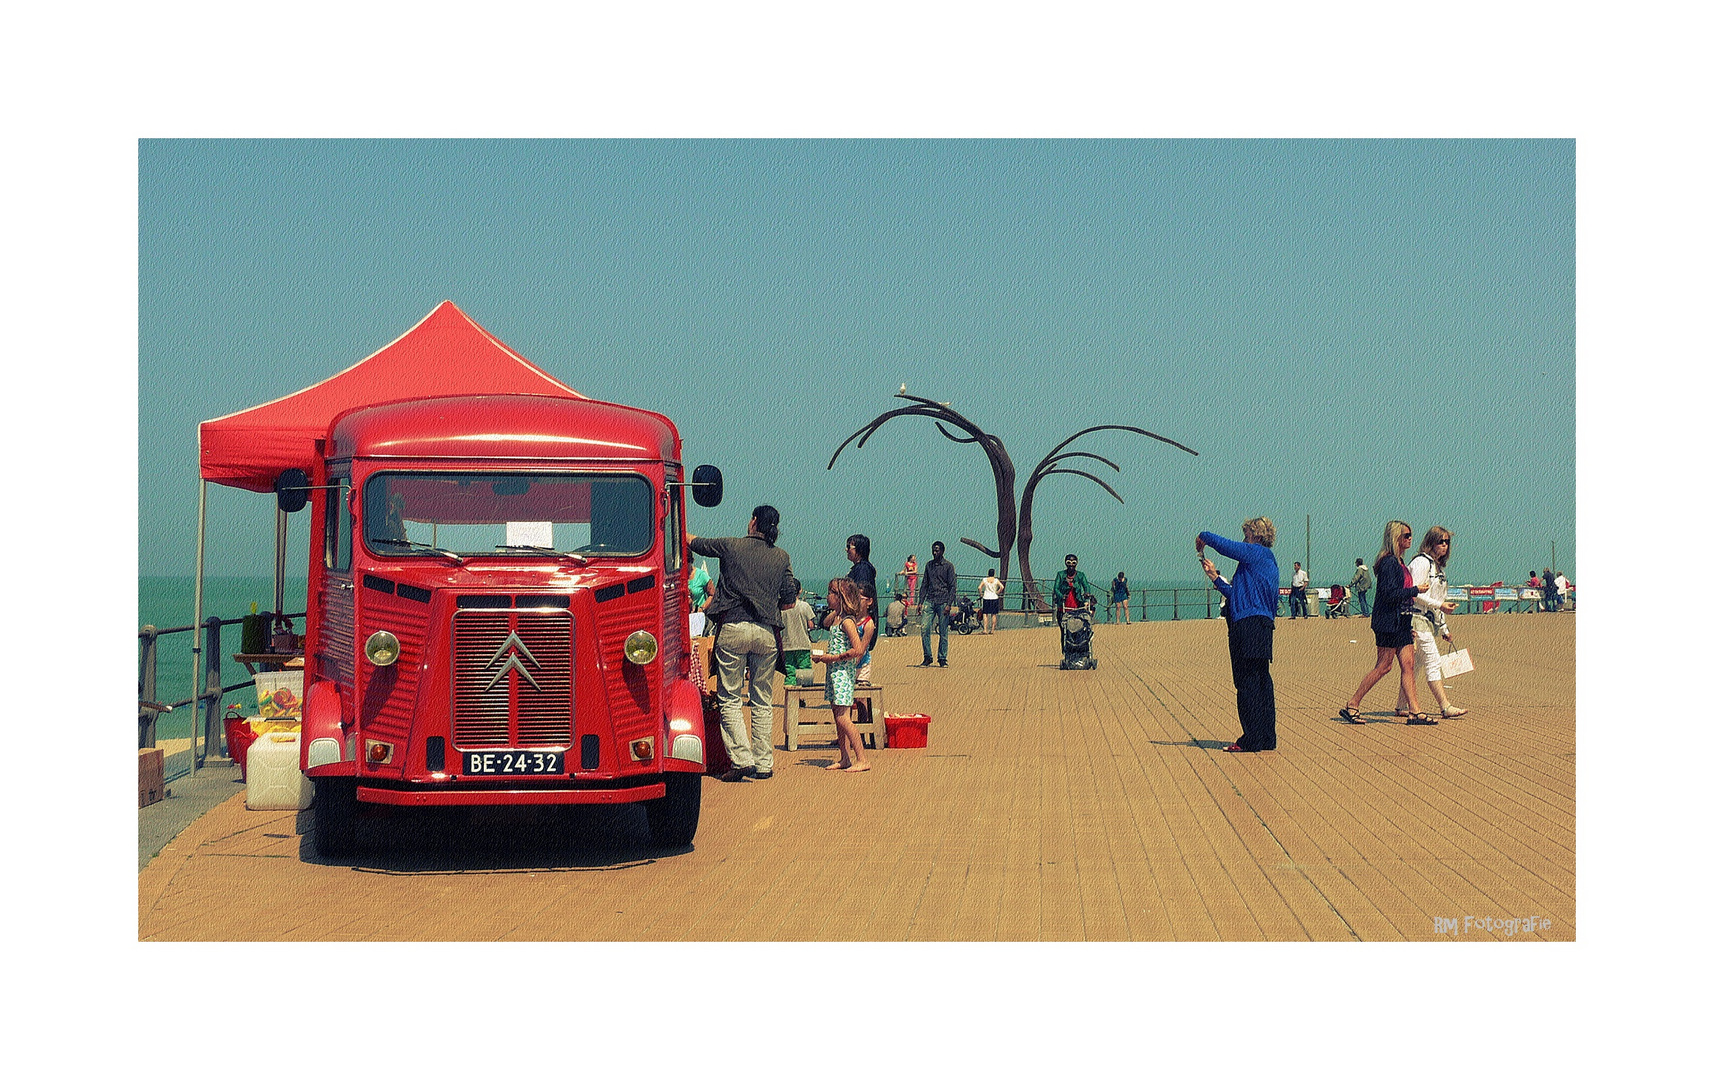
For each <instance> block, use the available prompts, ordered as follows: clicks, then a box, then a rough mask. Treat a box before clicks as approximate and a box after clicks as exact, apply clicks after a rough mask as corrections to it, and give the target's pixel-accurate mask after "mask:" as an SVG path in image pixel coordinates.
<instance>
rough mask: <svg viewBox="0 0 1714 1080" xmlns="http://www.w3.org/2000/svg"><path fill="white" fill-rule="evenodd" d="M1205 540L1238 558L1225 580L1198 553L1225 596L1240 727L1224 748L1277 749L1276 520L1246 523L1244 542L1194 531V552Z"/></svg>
mask: <svg viewBox="0 0 1714 1080" xmlns="http://www.w3.org/2000/svg"><path fill="white" fill-rule="evenodd" d="M1205 545H1206V546H1207V547H1211V548H1213V549H1214V550H1215V551H1217V552H1219V553H1220V554H1222V555H1224V556H1226V557H1227V558H1228V559H1233V560H1235V561H1236V562H1237V563H1238V569H1237V570H1236V571H1235V572H1234V573H1233V574H1232V580H1231V581H1230V582H1228V581H1227V580H1226V579H1225V578H1223V577H1221V576H1220V573H1219V571H1217V570H1216V569H1215V568H1214V563H1213V562H1211V561H1210V560H1209V559H1208V557H1207V556H1205V555H1203V556H1202V572H1203V573H1204V574H1207V575H1208V580H1209V581H1212V582H1213V583H1214V587H1215V588H1217V589H1219V590H1220V594H1221V595H1222V596H1224V597H1225V598H1226V648H1227V651H1228V652H1229V653H1230V654H1231V658H1232V686H1233V688H1234V689H1235V690H1237V692H1238V723H1239V724H1241V725H1242V726H1243V728H1244V734H1243V735H1242V736H1240V737H1239V739H1238V741H1237V742H1235V743H1233V744H1232V745H1231V746H1228V747H1227V748H1226V752H1227V753H1228V754H1239V753H1249V752H1252V751H1256V750H1273V749H1276V748H1277V746H1278V737H1277V735H1276V733H1275V730H1274V677H1273V675H1272V674H1270V673H1269V671H1268V665H1269V664H1270V663H1272V661H1273V658H1274V611H1275V605H1276V604H1277V602H1278V599H1279V591H1280V567H1279V563H1277V562H1275V561H1274V552H1273V546H1274V523H1273V522H1271V521H1269V520H1268V519H1267V518H1265V517H1258V518H1251V519H1250V520H1249V521H1246V522H1244V541H1243V543H1238V542H1237V541H1234V540H1228V539H1226V538H1225V537H1223V536H1218V535H1216V534H1214V533H1211V532H1204V533H1199V534H1197V537H1196V553H1197V554H1198V555H1202V549H1203V547H1204V546H1205Z"/></svg>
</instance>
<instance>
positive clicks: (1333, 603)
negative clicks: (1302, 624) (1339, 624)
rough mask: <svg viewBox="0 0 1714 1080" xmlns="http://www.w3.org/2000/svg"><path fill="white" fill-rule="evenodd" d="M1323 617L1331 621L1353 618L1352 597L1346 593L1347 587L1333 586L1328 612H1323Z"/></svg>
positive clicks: (1328, 602) (1329, 597) (1328, 601)
mask: <svg viewBox="0 0 1714 1080" xmlns="http://www.w3.org/2000/svg"><path fill="white" fill-rule="evenodd" d="M1322 615H1323V617H1325V618H1329V619H1339V618H1345V619H1349V618H1350V617H1351V597H1350V595H1349V594H1348V593H1346V591H1345V586H1343V585H1335V586H1333V589H1332V592H1331V595H1329V596H1328V598H1327V610H1326V611H1324V612H1322Z"/></svg>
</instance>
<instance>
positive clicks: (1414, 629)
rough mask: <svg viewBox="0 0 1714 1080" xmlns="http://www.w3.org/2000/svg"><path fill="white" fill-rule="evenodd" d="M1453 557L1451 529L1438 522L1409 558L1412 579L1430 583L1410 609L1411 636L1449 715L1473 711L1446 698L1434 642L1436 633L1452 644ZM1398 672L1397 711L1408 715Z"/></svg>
mask: <svg viewBox="0 0 1714 1080" xmlns="http://www.w3.org/2000/svg"><path fill="white" fill-rule="evenodd" d="M1451 557H1452V530H1451V529H1448V528H1446V527H1445V526H1444V525H1436V526H1434V527H1433V528H1432V529H1430V530H1428V533H1427V534H1426V535H1424V536H1423V538H1422V546H1421V547H1419V548H1417V549H1416V558H1414V559H1412V560H1411V561H1410V576H1411V580H1412V581H1414V582H1415V583H1416V584H1418V585H1426V586H1427V587H1428V591H1427V592H1424V593H1419V594H1418V595H1417V597H1416V600H1415V601H1414V603H1415V604H1416V610H1415V611H1413V612H1412V613H1411V620H1410V627H1411V636H1412V637H1414V638H1415V639H1416V668H1417V670H1418V671H1422V672H1425V673H1426V674H1427V676H1428V689H1429V692H1430V693H1432V694H1433V695H1434V700H1435V701H1437V702H1439V703H1440V715H1441V716H1442V717H1443V718H1446V719H1450V718H1452V717H1454V716H1463V715H1464V714H1465V713H1467V712H1469V711H1470V710H1468V709H1460V708H1459V707H1458V706H1456V705H1454V704H1452V702H1451V701H1448V700H1447V697H1446V680H1445V679H1443V678H1441V676H1440V650H1439V649H1438V648H1436V647H1435V644H1434V638H1435V635H1436V634H1437V633H1438V634H1439V635H1440V636H1441V637H1444V638H1445V639H1446V644H1448V645H1451V644H1452V633H1451V631H1449V630H1448V629H1447V628H1446V616H1447V615H1449V614H1451V613H1452V612H1453V611H1454V610H1456V609H1457V607H1458V605H1457V604H1456V603H1454V602H1452V601H1449V600H1447V599H1446V561H1447V560H1448V559H1449V558H1451ZM1399 675H1400V678H1399V701H1398V707H1397V710H1396V712H1397V715H1399V716H1409V715H1410V712H1409V703H1408V702H1407V701H1406V700H1405V685H1404V677H1405V672H1404V670H1403V669H1402V668H1401V669H1400V671H1399Z"/></svg>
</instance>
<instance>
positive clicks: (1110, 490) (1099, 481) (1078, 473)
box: [1038, 469, 1125, 502]
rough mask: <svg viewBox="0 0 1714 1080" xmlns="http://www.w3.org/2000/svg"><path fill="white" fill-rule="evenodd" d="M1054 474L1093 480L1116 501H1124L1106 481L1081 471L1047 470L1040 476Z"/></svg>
mask: <svg viewBox="0 0 1714 1080" xmlns="http://www.w3.org/2000/svg"><path fill="white" fill-rule="evenodd" d="M1056 473H1069V474H1070V475H1072V476H1081V477H1083V478H1084V479H1086V480H1093V481H1095V482H1096V483H1097V484H1100V485H1101V486H1102V487H1104V488H1106V489H1107V494H1109V495H1111V496H1113V497H1114V498H1115V499H1118V500H1119V501H1120V502H1124V501H1125V500H1124V499H1123V498H1121V497H1120V495H1119V493H1118V492H1117V491H1114V490H1113V488H1112V487H1111V486H1110V485H1108V483H1107V481H1105V480H1103V479H1101V478H1100V477H1099V476H1096V475H1094V474H1093V473H1086V472H1084V471H1083V470H1082V469H1049V470H1047V471H1046V472H1044V473H1042V474H1041V475H1042V476H1053V475H1054V474H1056ZM1038 479H1039V477H1038Z"/></svg>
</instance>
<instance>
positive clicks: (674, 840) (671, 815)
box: [643, 773, 702, 847]
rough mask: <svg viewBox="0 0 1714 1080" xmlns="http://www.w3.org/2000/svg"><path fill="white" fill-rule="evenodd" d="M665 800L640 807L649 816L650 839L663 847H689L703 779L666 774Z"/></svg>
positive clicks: (693, 834) (696, 817)
mask: <svg viewBox="0 0 1714 1080" xmlns="http://www.w3.org/2000/svg"><path fill="white" fill-rule="evenodd" d="M664 779H665V780H666V784H667V793H666V795H665V797H663V798H659V799H650V800H649V801H648V802H646V803H644V804H643V808H644V809H645V810H646V811H647V812H648V815H649V836H650V837H652V838H653V839H654V841H655V843H657V844H659V845H661V846H662V847H689V846H690V842H691V841H692V840H693V839H695V838H696V823H697V821H698V819H700V818H701V816H702V777H701V776H699V775H697V774H695V773H667V774H666V776H665V777H664Z"/></svg>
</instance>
